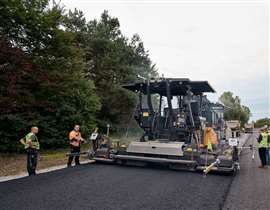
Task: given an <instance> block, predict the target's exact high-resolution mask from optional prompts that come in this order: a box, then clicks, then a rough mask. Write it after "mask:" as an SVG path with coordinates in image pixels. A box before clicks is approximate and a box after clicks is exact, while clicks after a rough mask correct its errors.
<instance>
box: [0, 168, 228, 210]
mask: <svg viewBox="0 0 270 210" xmlns="http://www.w3.org/2000/svg"><path fill="white" fill-rule="evenodd" d="M232 179H233V178H232V177H231V176H220V175H209V176H207V177H206V178H204V177H203V176H202V174H200V173H194V172H179V171H172V170H165V169H154V168H137V167H121V166H113V165H97V164H88V165H83V166H79V167H73V168H68V169H63V170H59V171H54V172H49V173H46V174H40V175H38V176H35V177H26V178H22V179H17V180H12V181H8V182H3V183H0V209H2V210H5V209H16V210H17V209H27V210H30V209H33V210H39V209H50V210H52V209H76V210H78V209H98V210H100V209H200V210H203V209H207V210H211V209H215V210H216V209H221V208H222V205H223V203H224V199H225V197H226V194H227V192H228V189H229V186H230V183H231V182H232Z"/></svg>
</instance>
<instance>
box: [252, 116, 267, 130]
mask: <svg viewBox="0 0 270 210" xmlns="http://www.w3.org/2000/svg"><path fill="white" fill-rule="evenodd" d="M265 125H267V126H268V127H269V126H270V118H262V119H258V120H257V121H256V122H255V127H256V128H262V127H263V126H265Z"/></svg>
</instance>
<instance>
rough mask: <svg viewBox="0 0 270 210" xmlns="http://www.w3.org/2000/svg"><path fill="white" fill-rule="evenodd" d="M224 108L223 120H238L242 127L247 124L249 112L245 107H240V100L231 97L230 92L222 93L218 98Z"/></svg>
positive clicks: (236, 97)
mask: <svg viewBox="0 0 270 210" xmlns="http://www.w3.org/2000/svg"><path fill="white" fill-rule="evenodd" d="M219 101H221V102H222V103H223V104H224V106H225V113H224V119H225V120H239V121H240V122H241V125H242V126H243V125H244V124H245V123H247V122H248V120H249V118H250V116H251V112H250V109H249V108H248V107H247V106H244V105H241V99H240V98H239V97H238V96H235V97H234V96H233V93H232V92H229V91H228V92H224V93H223V94H222V95H221V96H220V97H219Z"/></svg>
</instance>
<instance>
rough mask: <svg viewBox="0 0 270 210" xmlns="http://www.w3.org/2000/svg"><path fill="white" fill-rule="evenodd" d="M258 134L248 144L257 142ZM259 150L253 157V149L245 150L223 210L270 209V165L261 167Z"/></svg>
mask: <svg viewBox="0 0 270 210" xmlns="http://www.w3.org/2000/svg"><path fill="white" fill-rule="evenodd" d="M256 142H257V141H256V134H253V135H252V136H251V138H249V139H248V141H247V143H246V145H250V144H253V143H254V145H257V143H256ZM259 165H260V160H259V157H258V152H257V151H256V152H255V159H254V160H253V159H252V151H251V150H249V149H246V150H243V151H242V154H241V159H240V166H241V168H240V171H239V172H238V174H237V175H236V177H235V178H234V180H233V182H232V184H231V188H230V190H229V193H228V195H227V198H226V201H225V203H224V206H223V210H254V209H256V210H267V209H270V197H269V189H270V167H268V168H265V169H259V168H258V166H259Z"/></svg>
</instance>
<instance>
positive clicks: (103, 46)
mask: <svg viewBox="0 0 270 210" xmlns="http://www.w3.org/2000/svg"><path fill="white" fill-rule="evenodd" d="M67 20H71V21H69V22H68V23H67V24H66V25H65V26H66V27H67V30H68V31H73V32H74V31H79V36H77V38H78V42H79V43H80V46H81V47H82V49H83V50H84V52H85V54H84V55H85V57H84V59H85V61H86V63H87V64H88V65H87V68H86V71H85V73H86V76H87V78H88V79H90V80H93V81H94V84H95V86H96V88H97V94H98V95H99V97H100V99H101V104H102V107H101V111H100V113H99V115H98V119H99V120H98V122H99V126H101V127H105V126H106V124H107V123H110V124H111V123H112V124H113V125H115V124H119V123H120V122H122V124H123V125H124V124H126V121H127V120H128V119H129V118H130V117H129V116H130V112H131V111H132V110H133V107H134V106H135V103H136V100H135V97H134V95H133V94H131V93H129V92H128V91H125V90H123V89H122V88H121V85H122V84H125V83H129V82H134V81H135V80H136V77H137V74H140V75H142V76H148V74H151V76H156V75H157V71H156V69H154V68H152V62H151V60H150V58H149V55H148V52H147V51H146V50H145V49H144V46H143V42H142V41H141V39H140V37H139V35H137V34H136V35H134V36H133V37H132V38H131V40H130V41H129V39H128V38H127V37H125V36H124V35H123V34H122V32H121V30H120V23H119V20H118V19H117V18H115V17H111V16H110V15H109V14H108V11H104V12H103V13H102V14H101V17H100V19H99V20H97V19H95V20H92V21H89V22H88V23H87V24H86V25H84V24H83V23H84V17H83V15H82V13H81V12H79V11H77V10H75V11H74V12H69V13H68V15H67ZM77 34H78V33H77Z"/></svg>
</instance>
